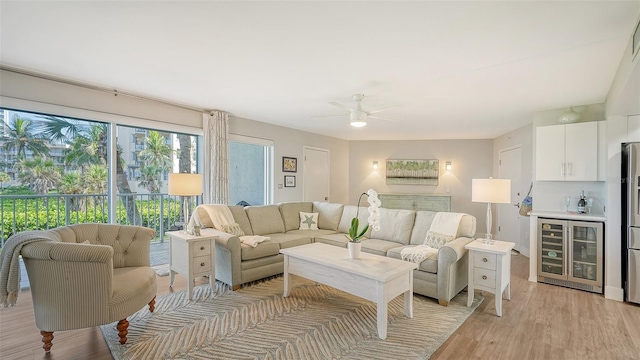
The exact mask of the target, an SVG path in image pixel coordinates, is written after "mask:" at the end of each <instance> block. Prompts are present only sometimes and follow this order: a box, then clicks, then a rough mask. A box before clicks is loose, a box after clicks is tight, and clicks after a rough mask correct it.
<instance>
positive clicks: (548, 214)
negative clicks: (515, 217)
mask: <svg viewBox="0 0 640 360" xmlns="http://www.w3.org/2000/svg"><path fill="white" fill-rule="evenodd" d="M529 215H532V216H538V217H544V218H552V219H567V220H582V221H607V217H606V216H604V214H578V213H576V212H573V211H569V212H567V211H551V210H533V211H531V212H529Z"/></svg>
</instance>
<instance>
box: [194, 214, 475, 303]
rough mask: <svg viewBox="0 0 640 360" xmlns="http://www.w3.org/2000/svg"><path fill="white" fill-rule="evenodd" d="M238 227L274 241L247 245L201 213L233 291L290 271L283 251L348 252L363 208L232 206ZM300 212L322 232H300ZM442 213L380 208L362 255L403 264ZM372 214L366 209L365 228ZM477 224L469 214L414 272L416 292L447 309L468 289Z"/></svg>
mask: <svg viewBox="0 0 640 360" xmlns="http://www.w3.org/2000/svg"><path fill="white" fill-rule="evenodd" d="M229 209H230V210H231V213H232V214H233V217H234V220H235V222H237V223H238V224H239V225H240V228H241V229H242V231H243V232H244V233H245V235H262V236H268V237H270V240H266V241H263V242H261V243H260V244H258V245H257V246H256V247H251V246H247V245H245V244H242V243H241V241H240V239H239V237H237V236H235V235H232V234H228V233H224V232H221V231H218V230H216V229H214V228H213V224H212V223H211V222H210V221H208V215H207V213H206V211H205V210H204V209H202V208H197V209H196V211H197V212H198V214H197V215H198V217H199V218H200V219H201V222H202V226H203V229H202V232H203V233H207V234H215V235H218V240H217V241H216V278H217V279H218V280H220V281H222V282H224V283H227V284H229V285H231V286H233V288H234V289H237V288H239V287H240V285H241V284H244V283H247V282H250V281H254V280H259V279H262V278H265V277H268V276H272V275H276V274H281V273H282V272H283V271H284V263H283V256H282V255H281V254H280V249H286V248H289V247H293V246H299V245H304V244H310V243H312V242H321V243H325V244H330V245H334V246H342V247H347V241H348V240H347V238H346V237H345V236H344V234H346V233H348V231H349V230H348V229H349V227H350V225H351V219H352V218H353V217H355V215H356V212H357V207H356V206H353V205H342V204H335V203H327V202H288V203H281V204H278V205H264V206H247V207H244V208H243V207H241V206H230V207H229ZM300 212H305V213H318V230H299V227H300ZM435 215H436V212H432V211H413V210H396V209H385V208H380V230H379V231H372V230H369V231H368V232H367V234H366V235H365V238H366V239H365V240H363V241H362V251H363V252H368V253H372V254H377V255H381V256H389V257H394V258H398V259H400V252H401V250H402V249H403V248H404V247H408V246H415V245H419V244H422V243H423V241H424V238H425V235H426V233H427V231H428V230H429V228H430V226H431V222H432V221H433V219H434V217H435ZM368 216H369V213H368V212H367V209H366V208H365V207H361V209H360V213H359V219H360V223H361V224H364V223H366V221H367V218H368ZM475 231H476V219H475V217H473V216H471V215H466V214H465V215H464V216H463V217H462V219H461V221H460V225H459V227H458V232H457V235H456V238H455V239H454V240H452V241H450V242H448V243H447V244H446V245H444V246H443V247H442V248H440V250H439V252H438V255H437V256H433V257H432V258H427V259H426V260H424V261H422V262H421V263H420V265H419V268H418V269H417V270H415V271H414V292H415V293H418V294H421V295H425V296H428V297H432V298H435V299H438V301H439V303H440V304H441V305H445V306H446V305H447V304H448V303H449V300H451V299H452V298H453V297H454V296H455V295H456V294H457V293H458V292H460V291H461V290H462V289H464V288H465V287H466V286H467V266H468V255H467V250H466V249H465V248H464V246H465V245H466V244H467V243H469V242H471V241H472V237H473V236H474V235H475Z"/></svg>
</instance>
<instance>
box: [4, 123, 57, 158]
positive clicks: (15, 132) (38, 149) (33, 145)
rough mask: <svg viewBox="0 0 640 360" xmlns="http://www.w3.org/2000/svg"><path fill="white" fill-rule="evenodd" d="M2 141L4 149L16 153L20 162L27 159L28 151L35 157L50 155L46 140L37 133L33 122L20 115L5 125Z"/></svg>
mask: <svg viewBox="0 0 640 360" xmlns="http://www.w3.org/2000/svg"><path fill="white" fill-rule="evenodd" d="M1 139H2V143H3V144H4V145H3V146H4V149H5V150H7V151H15V153H16V160H18V161H19V160H21V159H25V158H26V155H27V150H29V151H31V152H32V153H33V154H34V155H39V156H42V155H49V147H48V146H47V140H46V138H45V137H44V136H42V135H41V133H40V132H38V131H36V129H35V126H34V124H33V122H32V121H31V120H29V119H23V118H21V117H19V116H18V115H16V116H14V117H13V121H11V122H10V123H8V124H7V123H5V126H4V131H3V133H2V135H1Z"/></svg>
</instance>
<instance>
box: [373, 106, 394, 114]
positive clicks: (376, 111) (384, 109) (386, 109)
mask: <svg viewBox="0 0 640 360" xmlns="http://www.w3.org/2000/svg"><path fill="white" fill-rule="evenodd" d="M399 107H400V106H390V107H386V108H382V109H377V110H372V111H367V113H368V114H376V113H379V112H383V111H389V110H393V109H397V108H399Z"/></svg>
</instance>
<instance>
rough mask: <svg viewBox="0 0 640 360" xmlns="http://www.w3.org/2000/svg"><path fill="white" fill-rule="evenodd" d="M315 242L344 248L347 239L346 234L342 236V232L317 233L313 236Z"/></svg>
mask: <svg viewBox="0 0 640 360" xmlns="http://www.w3.org/2000/svg"><path fill="white" fill-rule="evenodd" d="M315 242H317V243H323V244H328V245H333V246H340V247H343V248H346V247H347V243H348V242H349V240H348V239H347V237H346V236H344V234H341V233H339V234H330V235H318V236H316V237H315Z"/></svg>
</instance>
